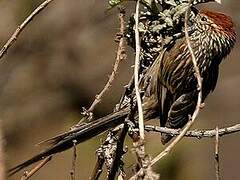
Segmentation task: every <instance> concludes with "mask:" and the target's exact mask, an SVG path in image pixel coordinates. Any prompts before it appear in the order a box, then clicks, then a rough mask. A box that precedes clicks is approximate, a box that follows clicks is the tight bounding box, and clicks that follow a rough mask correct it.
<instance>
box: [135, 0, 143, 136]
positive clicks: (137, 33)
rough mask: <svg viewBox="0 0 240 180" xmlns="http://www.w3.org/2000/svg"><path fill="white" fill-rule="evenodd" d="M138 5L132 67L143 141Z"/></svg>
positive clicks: (137, 6) (137, 7)
mask: <svg viewBox="0 0 240 180" xmlns="http://www.w3.org/2000/svg"><path fill="white" fill-rule="evenodd" d="M139 4H140V0H138V1H137V4H136V12H135V41H136V44H135V45H136V55H135V66H134V86H135V91H136V98H137V106H138V121H139V134H140V138H141V139H142V140H144V119H143V110H142V99H141V95H140V90H139V80H138V79H139V77H138V76H139V63H140V62H139V61H140V49H141V47H140V39H139V30H138V26H139V25H138V24H139Z"/></svg>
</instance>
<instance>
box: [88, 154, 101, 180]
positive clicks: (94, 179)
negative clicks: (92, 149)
mask: <svg viewBox="0 0 240 180" xmlns="http://www.w3.org/2000/svg"><path fill="white" fill-rule="evenodd" d="M103 165H104V158H103V157H102V156H101V155H99V156H98V157H97V162H96V164H95V167H94V170H93V172H92V175H91V177H90V178H89V179H91V180H97V179H98V178H99V177H100V175H101V173H102V171H103V170H102V168H103Z"/></svg>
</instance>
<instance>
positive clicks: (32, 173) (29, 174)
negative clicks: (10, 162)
mask: <svg viewBox="0 0 240 180" xmlns="http://www.w3.org/2000/svg"><path fill="white" fill-rule="evenodd" d="M51 159H52V156H48V157H46V158H45V159H44V160H43V161H42V162H40V163H39V164H38V165H37V166H36V167H34V168H33V169H32V170H31V171H29V172H28V171H26V172H25V173H24V175H23V176H22V177H21V180H27V179H29V178H30V177H31V176H33V175H34V174H35V173H36V172H38V171H39V170H40V169H41V168H42V167H43V166H45V165H46V164H47V163H48V162H49V161H50V160H51Z"/></svg>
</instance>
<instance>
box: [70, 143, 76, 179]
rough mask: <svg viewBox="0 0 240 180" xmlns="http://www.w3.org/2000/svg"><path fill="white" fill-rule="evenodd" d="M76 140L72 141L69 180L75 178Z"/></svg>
mask: <svg viewBox="0 0 240 180" xmlns="http://www.w3.org/2000/svg"><path fill="white" fill-rule="evenodd" d="M76 143H77V141H76V140H73V157H72V169H71V171H70V176H71V180H75V176H76V160H77V148H76Z"/></svg>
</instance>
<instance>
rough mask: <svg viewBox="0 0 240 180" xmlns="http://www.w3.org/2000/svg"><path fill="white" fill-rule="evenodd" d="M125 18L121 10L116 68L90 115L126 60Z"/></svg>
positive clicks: (94, 103)
mask: <svg viewBox="0 0 240 180" xmlns="http://www.w3.org/2000/svg"><path fill="white" fill-rule="evenodd" d="M124 16H125V11H124V9H121V10H120V13H119V16H118V17H119V21H120V32H119V33H118V35H119V36H120V39H119V40H118V41H119V43H118V49H117V56H116V61H115V63H114V66H113V71H112V73H111V75H110V76H109V79H108V82H107V83H106V85H105V86H104V88H103V89H102V91H101V92H100V93H99V94H98V95H96V98H95V100H94V101H93V103H92V105H91V106H90V108H89V109H88V110H87V112H88V113H91V112H92V111H93V110H94V108H95V107H96V105H97V104H99V103H100V102H101V100H102V98H103V96H104V95H105V93H106V92H107V91H108V90H109V89H110V87H111V86H112V83H113V81H114V79H115V76H116V74H117V71H118V67H119V63H120V62H121V61H122V60H123V59H125V58H126V54H125V50H124V38H123V34H124V29H125V21H124Z"/></svg>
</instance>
